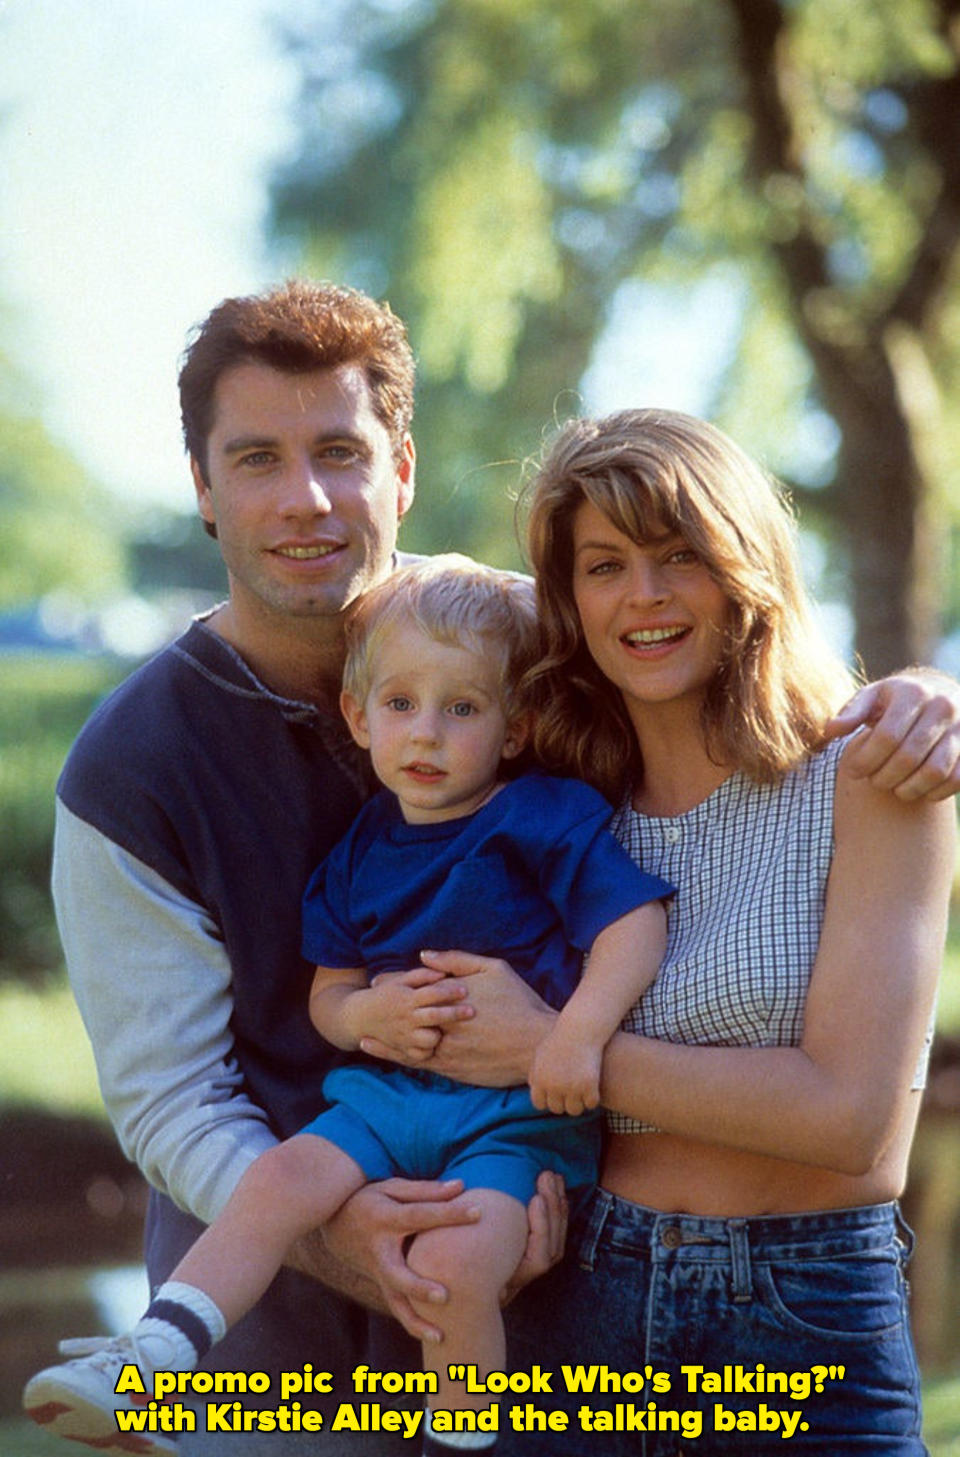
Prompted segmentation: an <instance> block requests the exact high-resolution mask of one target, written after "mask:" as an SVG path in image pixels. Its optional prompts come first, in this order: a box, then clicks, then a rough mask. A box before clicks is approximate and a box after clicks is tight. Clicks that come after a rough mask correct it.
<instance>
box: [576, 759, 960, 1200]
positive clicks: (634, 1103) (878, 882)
mask: <svg viewBox="0 0 960 1457" xmlns="http://www.w3.org/2000/svg"><path fill="white" fill-rule="evenodd" d="M835 831H836V852H835V855H834V861H833V866H832V868H831V872H830V880H829V884H828V888H827V903H826V911H825V916H824V924H823V931H822V934H821V939H820V948H819V951H818V954H817V959H816V962H815V965H814V969H813V975H812V978H811V983H810V992H809V996H808V999H807V1004H806V1010H805V1019H804V1034H803V1039H802V1042H801V1044H800V1046H799V1047H797V1048H787V1047H778V1048H758V1049H742V1048H717V1047H688V1046H680V1045H676V1044H672V1043H666V1042H657V1041H654V1040H652V1039H649V1038H642V1037H633V1036H630V1035H628V1034H618V1035H617V1036H616V1037H615V1038H614V1039H613V1040H612V1041H611V1043H610V1044H609V1045H608V1048H607V1054H606V1057H605V1058H604V1067H603V1081H602V1096H603V1102H604V1104H605V1105H606V1106H607V1107H610V1108H613V1109H615V1110H617V1111H618V1112H622V1113H626V1114H627V1115H629V1116H633V1117H638V1118H642V1119H644V1120H645V1121H647V1122H650V1123H653V1124H655V1125H656V1126H657V1127H658V1128H661V1129H663V1130H664V1131H665V1132H669V1133H677V1134H681V1135H685V1136H688V1137H693V1138H699V1139H702V1140H705V1141H707V1142H712V1143H717V1144H723V1145H727V1146H731V1147H736V1148H740V1149H745V1150H749V1151H751V1152H754V1153H761V1154H768V1155H773V1156H779V1157H782V1158H788V1159H793V1160H795V1161H798V1162H804V1163H811V1164H816V1165H819V1166H821V1167H825V1168H829V1169H832V1170H836V1171H838V1172H842V1173H848V1174H863V1173H866V1172H868V1171H869V1170H870V1169H871V1168H872V1167H873V1166H874V1165H875V1164H876V1163H877V1161H878V1160H879V1159H880V1157H881V1156H882V1154H883V1153H884V1151H885V1150H886V1148H887V1147H888V1145H889V1143H890V1141H891V1139H892V1137H893V1136H894V1134H895V1132H896V1130H897V1128H898V1126H899V1124H900V1122H901V1119H902V1114H903V1112H904V1110H905V1107H906V1104H907V1100H908V1098H909V1096H910V1094H909V1089H910V1083H911V1079H912V1076H913V1072H914V1068H915V1066H916V1062H917V1059H918V1057H919V1054H920V1050H921V1047H922V1044H923V1038H924V1034H925V1030H926V1026H927V1023H928V1020H929V1016H930V1010H931V1007H932V1003H933V998H934V992H935V987H936V981H937V975H938V972H939V967H940V962H941V958H942V953H943V942H944V937H945V934H946V916H947V901H948V896H949V891H950V884H951V880H952V875H953V868H954V843H955V813H954V809H953V807H952V806H951V805H943V804H935V803H915V804H906V803H902V802H901V801H899V800H897V799H895V798H894V797H893V796H891V795H890V794H887V793H884V792H882V791H880V790H877V789H875V788H873V787H872V786H871V785H870V783H869V782H868V781H867V780H864V779H856V778H854V777H853V775H852V774H851V773H850V771H849V769H848V767H847V765H846V763H845V760H844V761H841V767H840V771H839V774H838V779H837V797H836V807H835Z"/></svg>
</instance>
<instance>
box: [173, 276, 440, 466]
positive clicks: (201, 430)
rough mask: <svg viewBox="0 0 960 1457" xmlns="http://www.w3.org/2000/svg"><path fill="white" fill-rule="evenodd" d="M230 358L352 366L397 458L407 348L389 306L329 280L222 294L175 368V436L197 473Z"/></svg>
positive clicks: (408, 380)
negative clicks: (178, 429)
mask: <svg viewBox="0 0 960 1457" xmlns="http://www.w3.org/2000/svg"><path fill="white" fill-rule="evenodd" d="M238 364H266V365H269V366H270V367H271V368H273V369H279V370H283V371H285V372H286V373H288V374H305V373H307V372H308V371H310V370H314V369H335V368H337V366H338V365H342V364H356V365H358V366H359V367H360V368H361V369H362V370H363V373H364V376H365V377H366V381H367V387H368V388H369V390H370V397H371V400H372V403H373V408H374V410H375V412H376V414H377V417H378V418H379V419H380V421H381V422H382V423H383V425H384V426H385V427H386V430H387V432H388V434H389V436H390V442H391V445H392V446H393V451H394V455H395V456H396V457H397V458H398V459H399V456H400V451H401V448H402V444H403V437H404V434H405V432H406V431H407V430H408V429H409V428H410V420H411V417H412V415H413V377H414V362H413V353H412V351H411V349H410V345H409V342H408V340H407V331H406V329H405V328H404V325H403V324H402V322H401V321H400V319H398V318H397V316H396V314H395V313H393V311H392V310H391V308H390V306H389V304H385V303H383V304H381V303H377V302H376V300H375V299H372V298H369V297H368V296H367V295H366V294H364V293H360V292H359V291H358V290H357V289H353V288H346V287H343V286H341V285H338V284H332V283H307V282H304V281H301V280H293V281H291V282H289V283H286V284H283V285H282V286H281V287H279V288H275V289H271V290H270V291H269V292H267V293H263V294H254V295H251V296H250V297H247V298H228V299H224V300H223V302H222V303H220V304H218V305H217V307H216V308H215V309H214V310H213V311H212V312H211V313H210V314H209V316H208V317H207V318H206V319H205V320H204V321H203V323H202V324H198V325H197V326H196V328H195V329H194V330H193V332H192V335H191V338H190V340H189V342H188V344H187V348H186V350H185V352H184V356H183V366H182V368H181V370H180V417H181V420H182V423H183V439H184V444H185V445H186V448H187V451H188V452H189V454H190V455H191V456H192V457H193V458H194V459H195V460H196V462H197V464H198V466H199V468H200V472H201V474H202V476H203V479H204V480H205V481H207V483H208V484H209V477H208V473H207V467H208V461H207V444H208V441H209V438H210V432H211V430H212V428H213V414H214V399H215V395H216V389H217V384H218V382H219V380H220V377H221V375H223V374H224V373H225V372H226V371H227V370H229V369H233V368H234V367H235V366H236V365H238Z"/></svg>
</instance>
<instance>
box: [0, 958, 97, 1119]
mask: <svg viewBox="0 0 960 1457" xmlns="http://www.w3.org/2000/svg"><path fill="white" fill-rule="evenodd" d="M0 1027H3V1029H4V1035H3V1038H2V1040H0V1106H2V1105H3V1104H11V1103H13V1104H20V1105H23V1104H26V1105H29V1106H31V1107H42V1108H50V1109H53V1110H54V1111H60V1110H62V1111H63V1112H69V1113H90V1114H94V1115H97V1116H102V1115H103V1104H102V1103H101V1101H100V1090H99V1087H98V1085H97V1074H96V1069H95V1067H94V1062H93V1054H92V1053H91V1051H90V1046H89V1043H88V1042H87V1037H86V1033H85V1032H84V1029H83V1023H82V1022H81V1020H80V1013H79V1012H78V1011H77V1007H76V1003H75V1002H74V1000H73V996H72V994H71V992H70V988H69V987H68V985H67V983H66V981H65V980H62V979H61V980H59V981H57V982H56V983H55V984H53V985H51V986H48V987H46V988H45V989H44V990H42V991H40V990H34V989H32V988H30V987H27V986H22V985H19V984H18V983H16V982H9V983H0ZM52 1049H55V1054H56V1055H55V1056H51V1050H52Z"/></svg>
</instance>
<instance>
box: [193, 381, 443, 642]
mask: <svg viewBox="0 0 960 1457" xmlns="http://www.w3.org/2000/svg"><path fill="white" fill-rule="evenodd" d="M191 464H192V470H193V478H194V484H195V486H196V491H197V500H198V503H199V507H200V514H201V516H202V517H203V519H204V520H205V521H207V522H209V523H211V524H212V525H215V526H216V529H217V540H218V542H219V544H220V550H221V552H222V554H223V560H224V562H225V564H226V567H227V572H228V574H229V578H230V599H231V604H232V606H233V607H234V609H235V610H236V611H238V612H241V613H243V612H246V613H255V614H256V615H257V616H259V617H263V616H272V615H275V614H281V615H283V616H292V617H326V616H335V615H338V614H339V613H341V612H342V611H343V610H344V608H345V607H348V606H349V605H350V603H351V602H353V601H354V599H355V598H357V597H358V596H359V595H360V594H361V593H362V592H364V591H365V590H366V589H367V588H368V587H371V586H373V585H374V583H376V582H378V581H380V580H381V579H382V578H383V577H384V576H385V575H386V573H387V571H388V570H389V567H390V559H391V555H392V553H393V550H394V547H395V545H396V539H397V527H398V525H399V522H400V519H401V517H402V516H403V515H404V513H405V512H406V511H407V510H408V509H409V506H410V504H411V502H412V500H413V488H414V451H413V442H412V441H411V440H410V437H409V436H406V437H405V438H404V441H403V446H402V450H401V454H400V457H399V459H397V458H396V456H395V455H394V452H393V449H392V446H391V442H390V436H389V434H388V433H387V430H386V427H385V426H384V425H383V424H382V423H381V421H380V420H379V419H378V417H377V415H376V413H375V412H374V408H373V401H372V400H371V398H370V392H369V389H368V387H367V382H366V380H365V378H364V375H363V371H362V370H361V369H360V368H359V366H357V365H350V364H347V365H341V366H339V367H338V368H336V369H319V370H315V371H311V372H310V373H307V374H287V373H285V372H284V371H282V370H278V369H273V368H272V367H271V366H270V365H266V364H258V363H247V364H238V365H236V366H235V367H234V368H233V369H231V370H228V371H227V373H226V374H224V375H223V376H222V377H221V379H220V381H219V383H218V385H217V390H216V395H215V410H214V417H213V428H212V429H211V431H210V435H209V438H208V440H207V481H206V482H205V481H204V479H203V476H202V474H201V471H200V468H199V465H198V463H197V462H196V461H193V462H192V463H191ZM208 483H209V484H208Z"/></svg>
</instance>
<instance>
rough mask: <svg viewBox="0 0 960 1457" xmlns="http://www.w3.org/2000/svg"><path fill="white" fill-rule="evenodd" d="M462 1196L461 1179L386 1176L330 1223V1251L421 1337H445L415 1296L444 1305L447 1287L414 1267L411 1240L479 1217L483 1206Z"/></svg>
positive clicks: (359, 1192) (326, 1228)
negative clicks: (423, 1315)
mask: <svg viewBox="0 0 960 1457" xmlns="http://www.w3.org/2000/svg"><path fill="white" fill-rule="evenodd" d="M462 1194H463V1183H462V1181H461V1180H460V1179H450V1180H446V1181H443V1182H440V1181H439V1180H437V1181H428V1180H418V1179H384V1180H383V1181H382V1182H380V1183H378V1184H364V1185H363V1187H362V1188H361V1189H358V1190H357V1192H356V1194H354V1195H353V1197H352V1198H350V1199H348V1200H347V1202H346V1204H344V1205H342V1206H341V1208H340V1209H339V1210H338V1211H337V1213H336V1214H335V1215H334V1217H333V1218H332V1219H331V1220H330V1221H329V1222H328V1223H327V1224H326V1225H325V1226H324V1239H325V1241H326V1245H327V1248H328V1249H329V1251H330V1253H331V1254H333V1255H334V1256H335V1257H336V1259H337V1260H338V1261H340V1262H341V1263H342V1264H344V1265H348V1266H349V1267H350V1268H351V1269H352V1270H354V1271H356V1272H357V1273H358V1274H359V1275H360V1276H361V1277H362V1278H363V1279H364V1280H365V1281H369V1282H371V1283H372V1285H373V1286H374V1287H375V1288H376V1289H377V1290H378V1291H379V1293H380V1296H381V1298H382V1301H383V1304H384V1306H385V1307H386V1309H387V1310H388V1311H389V1312H390V1314H391V1315H392V1316H394V1318H395V1319H396V1320H398V1321H399V1322H400V1324H401V1325H402V1326H403V1327H404V1329H405V1330H406V1331H407V1332H408V1333H409V1334H410V1335H411V1336H414V1337H415V1338H416V1339H417V1340H418V1341H439V1340H440V1339H441V1332H440V1331H439V1330H438V1329H437V1327H436V1326H431V1325H430V1324H429V1322H428V1321H426V1320H424V1319H422V1318H421V1316H419V1315H418V1314H417V1312H416V1311H415V1310H414V1308H413V1305H412V1304H411V1300H414V1299H415V1300H418V1301H420V1302H421V1303H422V1302H428V1303H430V1304H432V1305H442V1304H443V1303H444V1301H445V1300H446V1298H447V1291H446V1289H445V1288H444V1286H443V1285H440V1284H438V1282H437V1281H435V1280H427V1279H424V1277H423V1276H421V1275H417V1274H415V1273H414V1271H413V1270H411V1268H410V1266H409V1265H408V1264H407V1259H406V1245H407V1241H408V1240H409V1239H410V1236H411V1235H415V1234H420V1233H422V1232H423V1231H424V1230H426V1229H438V1228H439V1227H440V1226H441V1225H449V1224H472V1223H474V1222H475V1221H476V1220H477V1219H479V1217H480V1210H479V1209H477V1208H475V1207H473V1206H471V1205H470V1203H469V1199H468V1198H467V1199H464V1198H461V1197H460V1196H461V1195H462ZM454 1201H455V1202H454ZM367 1303H369V1302H367Z"/></svg>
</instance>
